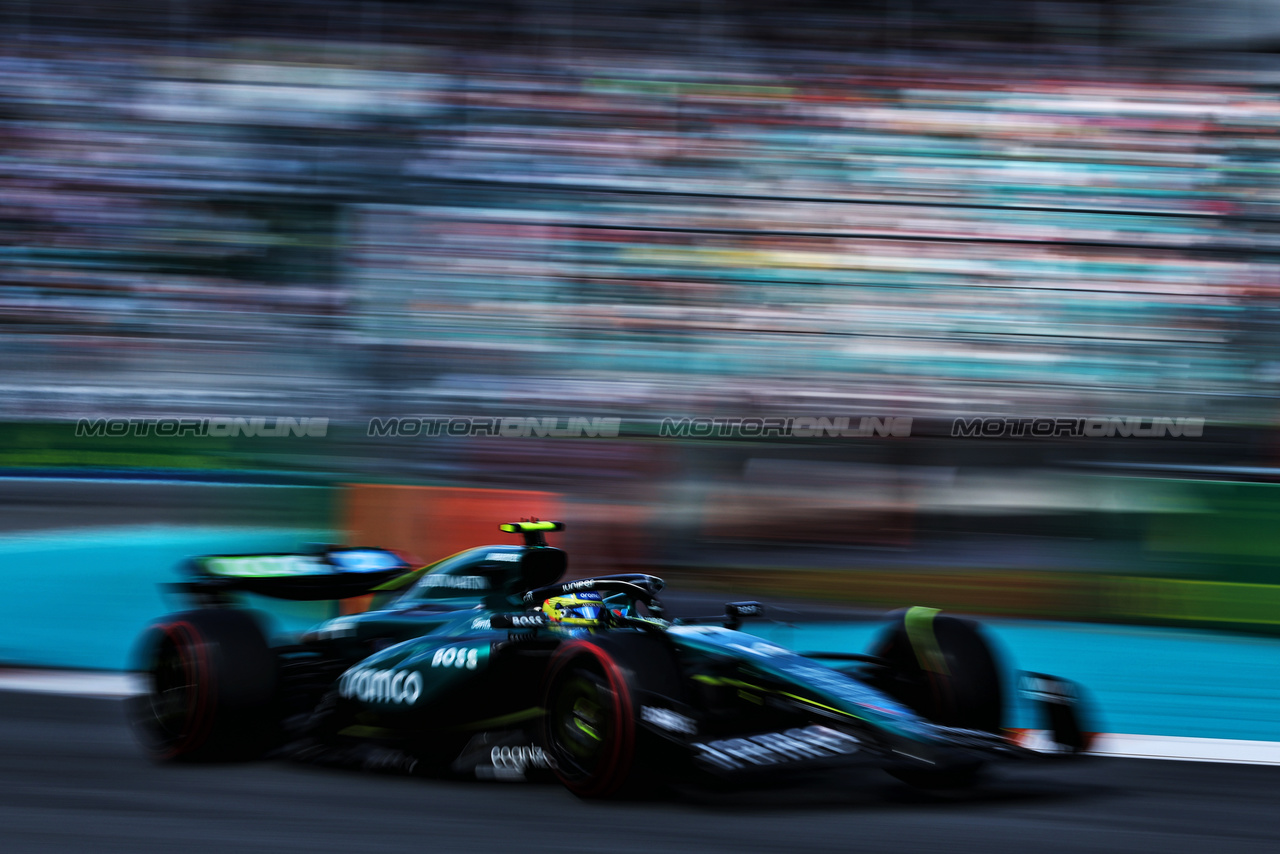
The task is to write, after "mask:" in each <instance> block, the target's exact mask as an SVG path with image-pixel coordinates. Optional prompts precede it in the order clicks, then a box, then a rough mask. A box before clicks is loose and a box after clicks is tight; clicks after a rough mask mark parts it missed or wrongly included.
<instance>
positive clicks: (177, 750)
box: [161, 620, 217, 759]
mask: <svg viewBox="0 0 1280 854" xmlns="http://www.w3.org/2000/svg"><path fill="white" fill-rule="evenodd" d="M161 630H162V631H163V632H164V635H165V637H167V638H169V639H170V640H171V641H172V642H173V645H174V648H175V649H177V651H178V655H179V656H180V657H181V659H182V667H183V671H184V673H185V675H186V678H187V679H188V680H189V684H191V685H192V686H193V688H194V690H193V691H192V692H191V697H190V698H189V699H188V701H187V702H188V706H187V720H188V725H187V731H186V733H185V734H183V736H182V737H181V738H179V740H178V741H177V743H175V744H173V745H172V746H170V747H169V748H168V749H167V750H165V751H164V752H163V758H165V759H173V758H176V757H178V756H181V755H182V754H184V753H188V752H190V751H191V750H194V749H196V748H198V747H200V743H201V742H202V741H203V740H204V739H205V738H206V737H207V734H208V732H207V731H208V729H209V728H211V726H212V723H213V721H212V714H213V704H214V701H215V699H216V698H217V685H216V683H215V682H214V674H213V668H212V667H210V666H209V647H208V644H206V643H205V642H204V638H203V637H202V636H201V635H200V630H199V629H197V628H196V627H195V626H194V625H192V624H191V623H189V622H187V621H186V620H180V621H178V622H176V623H169V624H168V625H165V626H163V627H162V629H161Z"/></svg>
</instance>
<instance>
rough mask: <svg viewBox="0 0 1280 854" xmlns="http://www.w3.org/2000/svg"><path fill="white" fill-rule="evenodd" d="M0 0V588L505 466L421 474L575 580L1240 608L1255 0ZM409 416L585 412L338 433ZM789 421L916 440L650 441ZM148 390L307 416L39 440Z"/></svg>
mask: <svg viewBox="0 0 1280 854" xmlns="http://www.w3.org/2000/svg"><path fill="white" fill-rule="evenodd" d="M0 9H2V17H3V20H2V22H0V23H2V25H3V27H4V32H5V37H4V40H3V43H0V218H2V219H3V228H2V229H0V253H2V256H3V264H2V265H0V324H2V325H3V333H2V334H0V353H2V354H3V355H2V356H0V358H3V366H4V370H3V375H2V377H0V385H2V386H3V394H0V466H2V467H3V474H4V478H3V479H0V504H2V505H3V511H4V512H3V514H0V515H2V516H3V518H2V519H0V529H4V530H5V531H6V532H8V536H7V539H6V540H5V542H3V543H0V551H2V552H3V553H4V554H6V555H8V558H7V560H6V563H7V574H8V575H9V576H10V577H11V578H10V580H11V581H14V583H18V582H17V581H16V579H17V578H18V577H19V576H21V577H22V578H23V579H29V578H30V577H32V576H33V575H35V574H41V575H42V577H43V578H45V579H46V580H47V579H48V578H55V579H57V580H59V581H58V583H62V584H66V583H68V582H70V583H75V581H76V580H77V579H80V578H82V577H84V576H86V575H88V574H89V573H90V570H89V569H88V567H90V566H92V567H94V569H93V570H92V572H93V573H94V574H95V575H97V576H98V577H101V575H102V574H103V573H106V574H107V575H109V576H112V573H115V575H113V576H112V577H115V578H117V579H119V578H123V577H125V576H124V575H123V573H126V572H127V571H128V570H129V568H130V567H137V566H139V565H140V562H145V561H146V560H153V561H155V562H156V565H157V566H159V565H160V564H161V563H165V564H166V565H165V568H164V569H163V570H157V572H159V573H160V576H162V577H161V580H165V579H164V577H163V576H167V575H168V574H170V570H169V563H168V562H169V561H170V559H171V558H172V559H176V558H177V557H179V556H181V555H182V554H183V553H189V552H191V551H193V550H200V551H216V550H227V551H231V550H237V549H239V548H277V549H289V548H292V547H293V546H292V545H291V543H293V542H294V541H296V540H298V539H300V538H302V537H303V536H304V535H305V536H313V535H314V536H315V537H318V538H326V539H331V540H335V541H351V540H364V539H374V538H375V537H376V538H377V539H379V541H378V542H377V543H374V542H369V543H367V544H379V545H391V546H401V547H407V548H411V549H412V550H414V551H415V553H417V554H418V555H419V556H420V557H421V558H422V559H423V560H430V559H435V558H437V557H441V556H443V553H444V551H443V550H440V551H437V550H436V549H435V548H434V547H433V542H436V541H435V540H432V538H431V537H430V536H427V535H426V534H424V533H423V531H428V532H429V531H430V530H432V525H433V524H435V525H436V526H437V528H438V527H439V525H440V523H439V519H438V518H437V519H436V521H435V522H434V523H433V522H432V520H431V519H428V518H425V516H430V515H431V514H430V513H427V511H421V508H422V507H424V506H427V505H425V504H423V503H422V501H423V500H425V499H421V500H420V496H419V497H406V496H413V495H416V493H394V492H387V491H385V490H384V491H381V492H379V491H378V490H376V489H372V488H369V487H361V488H360V489H353V488H352V487H350V486H348V484H353V483H360V484H388V485H416V486H430V487H437V488H446V489H452V490H463V489H476V488H486V489H496V490H516V491H519V492H518V493H517V494H515V495H514V496H511V494H509V493H484V494H481V493H462V492H450V493H431V494H432V495H435V496H436V498H433V499H431V500H432V501H436V502H437V503H438V504H439V505H440V506H445V505H448V506H455V507H456V506H458V505H457V503H456V502H450V501H447V500H446V498H447V497H449V496H463V495H467V496H470V497H471V498H473V499H474V498H475V497H476V496H477V495H481V496H482V497H483V496H488V497H489V499H492V502H494V503H492V504H491V505H484V504H483V502H482V503H481V504H469V505H466V506H467V507H468V508H471V511H469V512H473V515H480V516H484V515H485V509H484V508H485V507H490V508H491V509H492V510H493V514H492V515H493V516H494V518H484V519H483V521H484V524H485V526H486V528H485V529H486V530H490V529H492V536H491V537H488V539H498V538H499V536H500V535H498V534H497V531H496V525H497V524H498V523H499V522H501V521H507V519H506V518H499V517H500V516H501V517H505V516H509V515H513V514H514V515H516V516H519V515H527V513H525V512H521V509H519V508H524V507H535V505H536V507H537V508H543V509H540V510H538V511H537V512H540V513H546V514H548V515H549V514H551V513H555V514H557V515H558V516H559V517H560V518H563V519H564V520H565V521H566V522H567V523H568V524H569V526H570V530H569V532H568V533H567V534H566V535H565V538H566V540H565V542H566V545H567V547H568V548H569V549H570V550H571V559H572V560H573V561H574V562H573V565H572V569H573V571H574V572H575V573H578V574H585V573H588V572H599V571H616V570H618V569H624V568H626V569H631V568H650V569H656V570H657V571H659V573H660V574H663V575H666V576H668V577H669V578H672V579H673V580H675V579H681V580H683V581H684V582H686V583H688V584H691V585H692V584H698V585H702V586H706V587H732V588H733V589H734V590H737V591H739V592H741V591H744V590H746V591H759V592H761V593H772V594H787V595H795V596H803V595H816V596H822V597H827V598H834V599H841V600H843V601H848V602H852V603H859V604H865V605H877V606H879V605H900V604H908V603H911V602H917V601H921V602H927V603H929V604H935V605H939V606H945V607H960V608H965V609H967V610H971V611H980V612H987V613H1004V614H1015V615H1032V616H1053V617H1070V618H1076V619H1101V620H1117V621H1126V622H1132V621H1147V622H1156V623H1177V624H1184V625H1187V624H1190V625H1204V626H1215V627H1233V628H1244V629H1252V630H1261V631H1269V630H1271V629H1273V628H1274V627H1275V626H1276V625H1280V587H1278V586H1275V584H1276V583H1277V582H1280V577H1278V576H1277V573H1276V570H1275V565H1276V560H1277V557H1280V525H1277V524H1276V523H1277V519H1278V518H1280V503H1277V502H1278V500H1277V493H1276V489H1277V486H1276V481H1277V473H1278V472H1280V470H1277V469H1276V468H1275V465H1276V459H1275V451H1276V438H1277V435H1276V427H1277V425H1276V416H1277V405H1276V404H1277V399H1276V390H1277V384H1278V383H1280V299H1278V298H1277V297H1278V295H1280V265H1278V263H1277V262H1278V261H1280V136H1278V135H1277V131H1278V130H1280V53H1277V51H1278V50H1280V2H1276V0H1238V2H1237V0H1219V2H1215V3H1212V4H1205V3H1192V2H1184V0H1146V2H1138V0H1133V2H1106V0H1035V2H1015V0H1000V2H997V0H985V2H980V3H979V2H966V0H882V1H881V2H860V3H859V2H850V3H837V2H817V0H808V2H798V3H785V4H784V3H781V2H768V0H754V1H753V2H729V0H700V2H697V3H674V2H670V3H663V2H645V0H622V2H610V3H589V2H583V0H564V2H561V3H547V2H509V3H499V2H478V3H477V2H408V1H407V0H404V2H396V1H395V0H307V2H296V0H280V2H270V3H245V2H236V1H235V0H83V2H74V3H72V2H64V0H6V2H5V3H4V4H3V6H2V7H0ZM414 415H441V416H443V415H448V416H467V417H537V418H546V417H551V418H559V419H565V418H568V417H614V418H620V419H621V424H622V425H623V430H622V435H620V436H619V437H616V438H603V437H597V438H580V439H573V438H550V437H548V438H535V437H531V438H512V437H508V438H503V437H495V436H475V437H470V438H467V437H434V438H432V437H424V436H394V435H391V436H371V435H370V434H369V430H368V425H369V422H370V419H371V418H375V417H376V418H380V419H385V418H403V417H409V416H414ZM803 416H808V417H832V418H835V417H851V418H853V419H854V423H858V422H857V419H858V418H859V417H861V416H873V417H879V418H885V417H903V416H910V417H912V418H913V419H914V422H913V423H914V424H915V425H916V429H914V430H913V432H912V435H911V436H910V437H901V436H900V437H875V436H872V437H844V438H781V437H770V438H767V439H760V438H755V439H752V438H723V439H721V438H684V439H679V438H672V437H662V436H660V435H659V430H658V429H657V426H656V425H658V424H660V423H661V421H662V419H664V418H681V417H704V418H715V417H721V418H724V417H730V418H732V417H737V418H742V417H760V418H763V417H803ZM959 416H965V417H973V416H1000V417H1017V418H1023V417H1064V418H1088V417H1134V418H1160V417H1163V418H1203V419H1205V427H1204V431H1203V435H1201V436H1198V437H1190V436H1182V437H1176V436H1164V437H1158V438H1157V437H1150V438H1141V437H1135V436H1129V437H1124V436H1114V437H1111V438H1085V437H1080V438H1068V437H1063V436H1059V437H1057V438H1053V437H1038V438H1033V437H1012V438H958V437H952V436H950V434H949V432H948V430H947V429H946V426H945V425H947V424H949V423H950V419H952V418H955V417H959ZM184 417H197V418H208V417H222V418H229V417H244V418H254V417H263V418H267V419H268V420H270V419H273V418H279V417H290V418H299V419H301V418H327V419H329V423H328V430H327V433H326V435H324V436H323V437H318V436H311V437H299V436H288V437H275V438H269V437H261V436H259V437H245V436H236V437H222V438H217V437H197V436H191V435H186V436H181V437H157V436H155V435H148V436H137V435H130V436H126V437H118V438H113V437H109V436H97V437H86V436H77V435H76V429H75V428H76V424H77V422H78V421H79V420H81V419H101V418H184ZM929 425H935V426H936V425H942V427H941V428H939V429H930V427H929ZM370 489H372V492H370ZM362 490H364V492H362ZM532 493H537V496H536V497H535V496H532ZM362 494H365V495H369V494H371V495H373V496H374V497H373V498H368V497H366V498H361V497H360V495H362ZM424 494H425V493H424ZM503 494H507V495H509V496H510V500H503V499H501V495H503ZM388 495H390V496H391V498H388V497H387V496H388ZM397 496H398V497H397ZM440 496H445V498H441V497H440ZM486 500H488V499H486ZM405 503H414V504H415V506H416V507H418V508H419V511H420V516H419V521H420V522H421V525H420V526H419V528H420V529H419V530H409V528H412V527H413V524H414V523H413V520H411V519H409V520H407V521H406V520H405V519H402V518H401V516H403V514H404V512H405V511H404V508H403V506H402V505H404V504H405ZM431 506H432V507H434V506H436V505H435V504H432V505H431ZM441 512H442V513H443V511H441ZM529 512H533V511H529ZM397 514H400V515H399V516H397ZM446 515H447V514H446ZM391 516H396V517H397V518H398V519H400V522H398V523H397V524H401V525H402V529H403V531H404V535H403V541H401V542H385V541H383V540H385V538H386V537H387V536H390V535H389V534H387V533H386V531H387V527H386V526H387V524H389V523H388V522H387V519H389V518H390V517H391ZM380 524H381V525H382V527H381V528H380V527H379V525H380ZM136 526H143V527H142V528H138V527H136ZM156 526H160V527H156ZM406 526H407V527H406ZM71 528H75V529H83V530H81V531H79V532H77V533H75V534H71V533H69V532H68V530H67V529H71ZM197 529H198V532H197V533H198V536H197V533H193V532H196V531H197ZM211 532H212V533H211ZM218 532H221V533H218ZM233 533H234V535H233ZM201 538H203V539H201ZM392 538H393V539H394V537H392ZM438 540H439V542H440V544H441V545H442V546H443V543H444V542H445V541H449V536H447V535H446V534H445V533H441V534H440V536H439V538H438ZM450 542H451V541H450ZM146 548H151V549H152V552H148V553H147V554H150V555H151V557H150V558H146V557H141V556H140V555H142V554H143V552H144V551H145V549H146ZM162 558H163V560H162ZM32 567H36V568H38V572H36V571H35V570H33V569H32ZM51 567H61V569H57V570H56V571H55V570H54V569H51ZM154 580H156V579H155V578H148V579H147V581H146V583H147V585H151V583H152V582H153V581H154ZM22 583H27V584H30V583H32V582H30V581H29V580H27V581H23V582H22ZM40 583H46V582H45V581H41V582H40ZM48 583H49V584H53V582H52V581H49V582H48ZM11 589H12V588H11ZM119 595H120V596H121V597H124V596H125V595H126V593H120V594H119ZM22 601H23V600H22V597H20V596H19V597H14V599H13V601H12V602H10V603H9V604H7V605H6V606H5V608H8V609H11V610H12V611H13V612H14V613H17V612H18V611H19V610H20V609H22V608H23V604H22ZM64 604H65V601H64ZM101 606H102V601H101V600H100V599H98V600H95V601H93V602H92V603H89V604H86V610H85V614H86V615H87V614H88V613H90V611H93V612H98V611H100V610H101ZM130 619H132V615H131V616H130ZM9 625H12V624H11V623H9ZM132 625H134V626H135V627H136V625H138V624H137V623H136V622H135V623H132ZM19 647H22V648H26V647H25V646H23V645H22V644H19V643H18V642H17V638H16V635H15V636H13V637H11V638H10V639H8V640H7V641H6V643H0V657H3V656H4V655H5V654H6V650H8V655H9V657H10V658H14V657H17V658H21V657H22V656H21V655H20V654H18V653H15V652H14V650H17V649H19Z"/></svg>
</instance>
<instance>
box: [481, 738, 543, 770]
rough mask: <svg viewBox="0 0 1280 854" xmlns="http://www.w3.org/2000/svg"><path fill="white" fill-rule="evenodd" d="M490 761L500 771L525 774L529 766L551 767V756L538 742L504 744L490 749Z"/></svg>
mask: <svg viewBox="0 0 1280 854" xmlns="http://www.w3.org/2000/svg"><path fill="white" fill-rule="evenodd" d="M489 761H490V762H491V763H493V767H494V768H496V769H498V770H499V771H507V772H514V773H516V774H523V773H524V772H525V771H526V770H527V769H529V768H548V769H549V768H551V767H552V764H551V757H549V756H547V754H546V752H545V751H544V750H543V749H542V748H541V747H538V745H536V744H527V745H526V744H520V745H515V746H509V745H503V746H502V747H495V748H493V749H492V750H490V751H489Z"/></svg>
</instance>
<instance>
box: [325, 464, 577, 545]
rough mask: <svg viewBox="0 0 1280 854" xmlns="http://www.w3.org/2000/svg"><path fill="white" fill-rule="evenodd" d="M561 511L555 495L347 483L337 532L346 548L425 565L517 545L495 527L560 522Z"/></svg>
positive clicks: (515, 540)
mask: <svg viewBox="0 0 1280 854" xmlns="http://www.w3.org/2000/svg"><path fill="white" fill-rule="evenodd" d="M561 510H562V504H561V501H560V496H559V495H558V494H557V493H554V492H532V491H522V490H514V489H463V488H459V487H449V486H395V485H389V484H380V483H352V484H347V485H346V488H345V495H344V496H343V508H342V514H343V515H342V526H343V529H344V530H345V531H346V533H347V542H348V543H349V544H351V545H358V546H378V547H380V548H388V549H399V550H400V551H403V552H406V553H408V554H409V555H412V556H413V559H414V560H419V561H421V562H422V563H430V562H432V561H436V560H439V559H440V558H442V557H448V556H449V555H451V554H453V553H454V552H460V551H462V550H463V549H469V548H471V547H473V546H483V545H487V544H490V543H506V542H509V543H511V544H512V545H516V544H517V543H519V542H520V538H519V537H517V536H515V535H514V534H504V533H502V532H501V531H499V530H498V526H499V525H501V524H502V523H503V522H516V521H519V520H521V519H528V518H530V517H537V518H539V519H548V520H557V521H564V520H561V519H560V518H559V515H560V513H561ZM553 536H554V535H553Z"/></svg>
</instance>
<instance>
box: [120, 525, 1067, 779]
mask: <svg viewBox="0 0 1280 854" xmlns="http://www.w3.org/2000/svg"><path fill="white" fill-rule="evenodd" d="M501 527H502V530H503V531H506V532H508V533H516V534H521V535H522V536H523V537H524V544H523V545H495V546H483V547H480V548H474V549H469V550H467V551H464V552H460V553H458V554H456V555H453V556H452V557H449V558H446V559H444V560H442V561H439V562H438V563H435V564H432V565H430V566H427V567H423V568H421V569H413V568H412V567H411V566H410V565H408V564H407V563H405V562H404V561H403V560H402V559H401V558H400V557H398V556H397V555H396V554H395V553H393V552H390V551H385V550H381V549H329V550H326V551H324V552H322V553H317V554H311V555H226V556H212V557H204V558H199V559H196V560H195V561H193V562H192V565H191V570H192V574H191V577H190V579H189V580H187V581H185V582H182V583H180V584H177V585H174V586H175V587H176V588H177V589H178V590H179V591H181V592H182V593H183V594H184V595H186V596H187V597H189V598H190V599H191V601H192V602H193V604H194V606H195V607H194V608H193V609H192V610H188V611H184V612H182V613H178V614H174V615H172V616H170V617H167V618H165V619H163V620H160V621H158V622H157V623H155V624H154V625H152V626H150V627H149V628H148V630H147V631H146V633H145V634H144V635H143V639H142V642H141V644H140V646H139V651H140V655H141V667H140V669H143V670H145V671H146V672H147V673H148V674H149V680H150V690H149V691H148V693H147V694H145V695H144V696H142V697H139V698H137V699H136V700H135V701H134V702H133V704H132V716H133V719H134V722H135V726H136V730H137V731H138V733H139V734H140V737H141V738H142V740H143V742H144V744H145V745H146V746H147V748H148V750H149V751H150V752H151V753H152V755H154V756H155V757H157V758H160V759H165V760H226V759H233V758H253V757H258V756H263V755H267V754H270V753H273V752H274V753H275V754H285V755H292V756H300V757H304V758H305V757H316V758H318V759H320V760H321V761H325V760H326V759H327V760H329V761H340V760H341V759H342V758H347V759H349V758H350V757H361V760H360V763H357V764H364V765H366V766H368V765H379V764H381V765H394V766H396V767H400V768H404V769H412V770H423V771H426V770H432V771H436V772H444V773H458V774H464V775H473V776H478V777H482V778H509V779H535V778H537V777H539V776H545V777H548V778H550V777H554V778H557V779H559V781H560V782H561V783H563V784H564V785H565V786H566V787H567V788H569V789H570V790H571V791H572V792H574V793H575V794H577V795H580V796H582V797H608V796H613V795H617V794H620V793H626V792H632V791H637V790H648V789H650V788H651V787H653V786H655V785H661V784H663V783H666V782H672V781H685V780H690V779H699V778H702V779H708V780H709V779H716V778H742V779H750V778H752V777H753V776H756V777H760V778H762V779H765V780H768V781H772V780H775V779H778V776H779V772H782V771H804V770H813V769H821V768H826V767H829V766H843V765H851V764H871V765H876V766H879V767H882V768H884V769H885V770H887V771H889V772H890V773H892V774H894V775H895V776H898V777H899V778H901V779H903V780H906V781H908V782H910V783H913V784H917V785H921V786H929V787H933V786H956V785H964V784H968V783H971V782H973V781H974V780H975V779H977V777H978V775H979V772H980V771H981V770H982V768H983V767H984V766H986V765H988V764H989V763H991V762H992V761H994V760H1002V759H1025V758H1032V757H1039V756H1044V755H1046V754H1045V753H1040V752H1033V751H1031V750H1028V749H1026V748H1024V747H1021V746H1019V744H1018V743H1017V741H1016V740H1015V739H1014V738H1013V737H1012V735H1011V733H1010V732H1009V731H1007V730H1005V729H1004V728H1003V727H1004V714H1005V700H1006V690H1005V684H1006V681H1007V679H1006V674H1004V673H1003V672H1002V670H1001V667H1000V664H999V662H998V661H997V658H996V656H995V655H994V654H993V653H992V650H991V648H990V646H989V644H988V643H987V641H986V640H985V639H984V636H983V633H982V631H981V629H980V628H979V626H978V625H977V624H975V623H973V622H972V621H969V620H966V619H962V618H959V617H955V616H950V615H945V614H940V613H938V612H937V611H935V610H933V609H928V608H911V609H908V610H906V611H903V612H898V613H896V614H894V615H891V616H890V621H889V624H888V626H887V627H886V629H885V630H884V632H883V633H882V635H881V636H880V638H879V640H878V641H877V642H876V643H875V645H874V647H873V649H872V650H871V652H870V653H869V654H857V653H851V652H841V651H836V652H806V653H803V654H801V653H796V652H791V651H789V650H787V649H784V648H782V647H779V646H776V645H774V644H772V643H769V642H767V641H764V640H762V639H760V638H759V637H756V636H754V635H751V634H747V633H745V632H742V631H739V630H738V629H739V626H740V625H741V622H742V620H743V619H744V618H749V617H754V616H759V615H760V614H761V613H762V608H761V606H760V605H759V604H757V603H754V602H739V603H730V604H728V605H727V606H726V608H725V614H724V615H723V616H717V617H715V618H698V619H675V620H668V619H665V618H664V612H663V609H662V604H661V601H660V598H659V594H660V592H661V591H662V588H663V582H662V580H661V579H659V578H656V577H654V576H652V575H642V574H625V575H609V576H601V577H595V578H584V579H579V580H574V581H567V582H562V581H561V580H560V579H561V578H562V576H563V575H564V572H565V568H566V557H565V554H564V552H563V551H561V550H559V549H556V548H552V547H550V546H548V545H547V544H546V541H545V534H546V533H548V532H552V531H559V530H562V529H563V525H562V524H560V523H558V522H538V521H534V522H518V523H511V524H506V525H502V526H501ZM244 593H257V594H262V595H267V596H272V597H277V598H283V599H294V600H321V599H342V598H347V597H351V596H357V595H362V594H368V593H374V594H377V595H379V599H378V600H375V601H382V603H383V604H381V606H380V607H377V608H375V609H374V610H371V611H368V612H365V613H361V614H355V615H349V616H340V617H336V618H334V619H330V620H328V621H326V622H323V623H321V624H320V625H318V626H316V627H314V628H313V629H311V630H310V631H308V632H306V633H304V634H302V635H301V636H300V637H297V638H294V639H293V642H291V643H289V644H287V645H281V644H276V645H272V644H271V643H269V642H268V640H267V636H266V634H265V633H264V631H263V629H262V624H261V621H260V619H259V618H258V617H257V616H256V615H255V614H254V613H253V612H251V611H248V610H246V609H244V608H243V607H240V606H239V605H238V600H239V599H240V597H241V594H244ZM1021 678H1022V682H1023V686H1022V687H1023V690H1022V691H1021V692H1020V695H1021V696H1022V697H1025V698H1028V699H1029V700H1030V701H1032V702H1035V703H1036V704H1037V705H1039V706H1040V707H1041V708H1042V710H1043V711H1044V713H1045V720H1046V725H1047V729H1048V730H1049V733H1050V736H1051V741H1052V743H1053V747H1052V748H1051V750H1050V751H1049V753H1050V754H1052V755H1055V756H1062V755H1071V754H1075V753H1079V752H1082V751H1083V750H1084V748H1085V747H1086V741H1087V736H1086V735H1085V734H1084V733H1083V732H1082V728H1081V725H1080V722H1079V719H1078V714H1077V710H1078V708H1079V705H1080V701H1079V695H1080V692H1079V690H1078V688H1077V687H1076V686H1075V685H1073V684H1072V683H1070V682H1067V681H1065V680H1062V679H1057V678H1055V677H1051V676H1046V675H1043V674H1022V677H1021ZM335 757H338V759H337V760H335V759H334V758H335Z"/></svg>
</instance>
